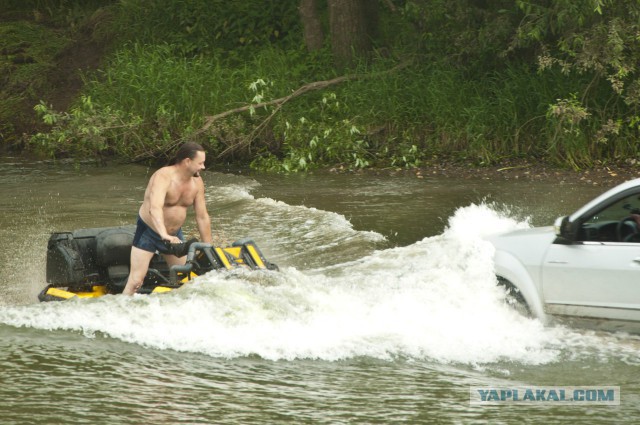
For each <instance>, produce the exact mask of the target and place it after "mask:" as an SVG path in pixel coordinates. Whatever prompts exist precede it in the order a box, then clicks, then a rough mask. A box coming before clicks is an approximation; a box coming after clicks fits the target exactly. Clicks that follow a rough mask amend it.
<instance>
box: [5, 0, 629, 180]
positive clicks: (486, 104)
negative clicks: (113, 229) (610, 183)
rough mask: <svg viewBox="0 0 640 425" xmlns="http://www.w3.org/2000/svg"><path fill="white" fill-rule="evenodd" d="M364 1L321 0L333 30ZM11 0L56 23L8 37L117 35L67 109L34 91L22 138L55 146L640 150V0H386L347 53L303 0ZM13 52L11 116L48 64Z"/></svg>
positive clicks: (244, 153)
mask: <svg viewBox="0 0 640 425" xmlns="http://www.w3.org/2000/svg"><path fill="white" fill-rule="evenodd" d="M360 1H363V0H330V1H328V2H327V3H326V4H325V2H322V1H318V4H317V5H316V7H317V8H318V12H319V13H318V19H320V20H321V22H322V24H323V27H322V28H323V29H324V31H325V32H326V31H329V29H328V28H330V25H329V21H327V20H328V19H330V16H331V13H330V12H331V7H337V6H336V4H338V3H354V4H355V3H358V2H360ZM10 3H11V2H10ZM13 3H14V4H13V5H12V7H13V9H14V10H22V11H25V10H26V11H29V13H31V12H30V11H36V12H38V13H41V14H44V15H46V16H48V17H49V21H50V22H54V23H57V28H58V29H56V27H55V26H54V27H51V25H50V26H49V27H46V26H45V27H43V26H41V25H40V26H39V25H36V24H35V23H33V22H29V21H26V20H22V21H19V22H9V23H7V24H4V25H3V26H2V27H0V39H4V40H9V36H10V35H11V34H14V33H15V34H20V36H19V37H18V38H19V39H20V40H23V39H24V38H25V37H27V35H28V34H29V31H33V32H34V34H35V35H33V36H31V37H32V38H34V39H35V38H38V37H39V38H40V39H41V40H42V41H41V42H39V43H38V42H36V41H29V42H28V44H29V46H30V48H31V47H33V48H34V49H35V48H37V49H40V50H41V52H43V53H42V54H43V55H44V52H49V53H50V54H53V55H54V56H55V52H56V51H60V50H61V49H62V48H63V47H64V46H65V45H67V44H68V43H69V40H71V39H76V38H78V34H79V31H80V32H81V30H82V31H85V33H86V30H87V28H91V29H92V31H93V33H92V35H89V36H90V37H94V38H95V37H97V36H99V37H100V38H101V39H105V38H106V39H109V40H111V43H112V46H113V49H112V50H111V53H110V54H109V55H108V56H107V57H106V59H105V61H104V62H103V64H102V66H101V67H100V69H98V70H95V71H94V72H90V73H86V74H85V75H84V87H83V88H82V91H81V92H80V93H79V94H78V96H77V100H76V102H75V103H74V104H73V105H72V106H71V107H70V108H69V109H68V110H56V109H55V108H54V107H52V106H51V105H50V100H49V99H47V97H46V96H42V97H40V99H38V100H40V102H38V101H37V100H36V101H34V102H33V105H32V107H33V106H34V105H35V111H36V112H37V113H38V115H39V117H40V119H41V120H42V122H43V123H45V124H46V125H47V128H46V130H45V131H40V132H38V133H37V134H34V135H33V136H32V137H31V139H30V141H29V143H28V145H27V146H28V148H29V149H32V150H36V151H38V152H40V153H43V154H46V155H49V156H61V155H68V156H76V157H80V156H96V155H99V156H117V157H122V158H128V159H132V160H141V159H163V158H164V157H165V156H167V155H170V154H171V152H172V149H174V148H175V146H177V145H178V144H179V143H181V142H182V141H184V140H187V139H189V140H195V141H198V142H200V143H202V144H204V145H206V147H207V149H208V151H209V157H210V158H214V159H215V160H218V161H239V162H242V163H251V164H252V165H253V166H254V167H257V168H260V169H268V170H276V171H304V170H308V169H311V168H314V167H318V166H326V165H336V164H342V165H344V166H345V167H347V168H351V169H357V168H366V167H370V166H383V167H384V166H393V167H406V168H411V167H415V166H420V165H421V164H422V163H423V162H424V161H427V160H429V159H430V158H433V157H446V158H449V159H452V160H464V161H467V162H472V163H475V164H491V163H495V162H498V161H501V160H503V159H512V158H520V157H526V158H537V159H538V160H541V161H547V162H553V163H556V164H561V165H566V166H570V167H573V168H576V169H577V168H581V167H588V166H591V165H593V164H594V163H596V162H619V161H624V160H628V159H638V158H639V156H640V147H639V146H638V144H637V142H636V140H637V138H638V132H639V130H640V112H639V111H638V105H639V104H640V79H638V77H637V75H636V73H637V69H636V67H637V64H638V63H640V38H638V33H640V28H639V25H640V24H639V22H640V3H638V2H637V1H632V0H618V1H613V0H539V1H522V0H483V1H473V0H456V1H450V0H449V1H447V0H430V1H426V0H413V1H412V0H393V1H381V2H380V3H379V4H378V10H377V13H376V14H375V17H372V16H373V15H370V16H366V17H362V18H361V19H365V20H366V23H368V24H370V25H369V27H371V28H373V27H374V26H375V28H373V29H372V31H371V41H372V43H371V46H364V47H361V49H362V50H361V51H356V49H355V47H354V49H352V50H351V51H352V52H353V53H354V56H352V57H351V56H350V57H347V58H342V59H341V60H337V57H336V55H338V54H339V53H338V52H339V51H340V50H339V49H336V48H335V47H336V46H335V45H333V46H332V45H331V43H332V42H331V41H330V40H329V39H325V40H324V42H323V44H321V45H320V47H319V48H315V49H311V48H307V47H309V46H308V45H305V37H306V34H305V35H304V36H303V29H304V24H305V22H303V20H302V19H301V18H300V16H299V15H298V6H299V5H300V3H301V1H300V0H285V1H275V0H273V1H264V0H260V1H258V0H247V1H244V2H227V1H222V0H210V1H205V0H192V1H187V0H182V1H180V0H126V1H125V0H120V1H115V0H114V1H102V2H93V3H92V2H82V1H80V0H75V1H73V0H48V1H39V2H38V1H36V2H28V3H29V5H28V7H25V6H24V3H22V2H18V1H16V2H13ZM303 3H309V1H304V0H303ZM312 3H313V2H312ZM87 5H88V6H87ZM81 6H82V7H81ZM97 17H107V18H97ZM374 18H375V20H374ZM305 19H307V18H305ZM87 22H91V25H88V24H87ZM97 23H101V24H102V25H97ZM16 26H19V27H20V28H21V29H20V30H19V31H17V30H14V33H12V32H11V31H12V30H11V28H12V27H14V28H15V27H16ZM61 27H63V28H65V30H64V31H63V30H61V29H60V28H61ZM96 28H98V29H99V31H100V34H98V35H96V31H97V30H96ZM334 31H335V30H334ZM52 32H53V33H52ZM38 34H39V35H38ZM332 36H333V43H334V44H335V43H336V41H335V40H337V39H338V37H337V36H336V35H335V34H332ZM20 42H22V41H20ZM3 43H6V41H3ZM16 43H18V42H17V41H16V42H13V44H12V45H15V44H16ZM48 43H52V45H49V44H48ZM307 43H309V41H308V40H307ZM355 45H356V44H355V42H354V46H355ZM36 46H37V47H36ZM356 53H357V54H356ZM3 54H4V56H2V57H1V58H4V62H0V67H5V68H2V69H0V70H1V71H4V72H2V74H0V75H9V77H7V78H10V79H11V81H13V82H12V83H11V84H13V86H11V87H13V88H14V89H13V90H10V91H3V93H2V99H1V104H0V123H5V122H10V121H11V120H10V119H9V116H10V115H9V114H10V111H11V110H13V108H14V107H15V102H16V101H17V100H20V99H19V98H18V97H17V96H24V94H19V95H16V93H17V91H16V90H15V87H16V86H15V85H16V84H19V83H18V82H20V81H22V82H24V81H25V78H24V77H20V75H19V74H21V73H29V72H33V74H32V75H30V77H28V80H29V81H32V82H33V83H32V84H41V85H46V84H47V79H46V78H38V76H37V75H39V74H41V73H43V70H42V69H40V70H30V69H31V68H28V67H26V66H24V65H20V66H17V65H16V64H15V63H13V64H11V65H7V60H8V61H9V62H11V60H13V58H14V57H13V56H11V55H12V53H11V52H9V51H7V50H6V48H5V50H4V51H3ZM38 55H39V54H36V53H35V52H34V53H29V56H30V57H33V58H34V59H35V60H34V62H33V63H32V64H31V65H33V67H34V69H36V67H47V66H50V65H47V64H50V63H51V62H52V59H51V57H49V58H44V59H40V58H39V56H38ZM14 62H15V60H14ZM345 64H348V65H347V67H345ZM7 66H10V67H11V69H9V68H6V67H7ZM340 76H344V77H345V78H342V79H336V78H338V77H340ZM3 78H4V77H3ZM314 82H324V83H326V84H320V85H319V86H318V87H314V86H313V83H314ZM301 88H309V90H302V89H301ZM299 89H301V90H300V91H298V92H297V91H296V90H299ZM20 93H29V89H27V90H24V91H23V92H20ZM31 93H32V95H33V93H42V90H36V91H31ZM249 105H254V106H249ZM243 107H244V108H243ZM235 109H238V110H237V111H235V112H233V110H235ZM226 111H232V112H229V113H226V114H225V112H226ZM4 126H5V127H4V128H0V132H2V133H8V132H10V131H11V128H10V126H11V125H10V124H4Z"/></svg>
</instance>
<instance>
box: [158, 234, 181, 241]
mask: <svg viewBox="0 0 640 425" xmlns="http://www.w3.org/2000/svg"><path fill="white" fill-rule="evenodd" d="M162 240H163V241H165V242H169V243H182V241H181V240H180V238H179V237H177V236H171V235H167V236H163V237H162Z"/></svg>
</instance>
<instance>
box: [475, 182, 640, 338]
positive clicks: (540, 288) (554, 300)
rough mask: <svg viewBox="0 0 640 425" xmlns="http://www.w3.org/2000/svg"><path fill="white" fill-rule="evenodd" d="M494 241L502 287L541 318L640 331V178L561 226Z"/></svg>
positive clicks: (565, 219) (520, 232) (498, 237)
mask: <svg viewBox="0 0 640 425" xmlns="http://www.w3.org/2000/svg"><path fill="white" fill-rule="evenodd" d="M488 239H489V241H490V242H491V243H492V244H493V246H494V247H495V255H494V261H495V272H496V275H497V276H498V281H499V283H501V284H503V285H505V286H506V287H507V288H508V289H509V290H510V291H511V293H512V294H513V295H514V298H515V299H516V300H517V301H519V302H520V303H521V304H523V305H525V306H526V308H527V309H528V310H529V311H530V313H532V314H533V315H534V316H537V317H539V318H543V319H544V318H546V317H547V316H548V315H549V316H553V317H558V318H561V319H564V320H568V321H569V322H572V323H575V324H578V325H587V326H589V327H596V328H601V329H608V330H624V331H630V332H634V333H638V332H640V179H635V180H631V181H628V182H626V183H623V184H621V185H619V186H617V187H615V188H613V189H611V190H609V191H607V192H605V193H603V194H602V195H600V196H598V197H597V198H595V199H594V200H592V201H591V202H589V203H587V204H586V205H585V206H583V207H582V208H580V209H579V210H578V211H576V212H575V213H573V214H571V215H569V216H566V217H560V218H558V219H557V220H556V222H555V226H554V227H540V228H532V229H526V230H517V231H512V232H508V233H505V234H501V235H496V236H492V237H490V238H488Z"/></svg>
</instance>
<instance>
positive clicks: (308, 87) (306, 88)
mask: <svg viewBox="0 0 640 425" xmlns="http://www.w3.org/2000/svg"><path fill="white" fill-rule="evenodd" d="M410 63H411V62H410V61H405V62H402V63H401V64H399V65H397V66H395V67H393V68H391V69H389V70H387V71H383V72H379V73H375V74H350V75H343V76H341V77H336V78H333V79H331V80H323V81H314V82H312V83H308V84H305V85H303V86H301V87H299V88H297V89H296V90H295V91H294V92H292V93H291V94H289V95H287V96H284V97H281V98H278V99H273V100H270V101H268V102H260V103H251V104H247V105H244V106H240V107H238V108H234V109H229V110H227V111H224V112H221V113H219V114H216V115H207V116H205V120H204V125H203V126H202V127H200V128H199V129H198V130H196V131H195V132H193V133H191V134H190V135H189V136H188V137H194V136H198V135H200V134H202V133H204V132H205V131H207V130H208V129H209V128H210V127H211V125H212V124H213V123H214V122H216V121H218V120H221V119H223V118H226V117H228V116H230V115H233V114H238V113H240V112H246V111H249V110H251V109H260V108H265V107H267V106H274V105H275V106H276V108H275V109H274V110H273V111H272V112H271V114H270V115H269V116H268V117H267V118H266V119H265V120H263V121H262V122H261V123H260V124H259V125H258V126H257V127H256V128H255V129H254V130H253V131H252V132H251V134H250V135H249V136H248V137H247V138H246V139H245V140H244V141H242V142H239V143H236V144H235V145H232V146H229V147H228V148H226V149H225V150H224V151H222V152H221V153H220V154H219V155H218V157H219V158H220V157H222V156H224V155H226V154H228V153H230V152H233V151H235V150H237V149H239V148H241V147H245V146H247V145H249V144H251V142H252V141H253V139H254V138H255V136H257V134H258V133H259V132H260V131H261V130H262V129H263V128H264V127H265V126H266V124H267V123H268V122H269V121H270V120H271V119H272V118H273V117H274V116H275V114H276V113H277V112H278V111H279V110H280V109H281V108H282V106H283V105H284V104H285V103H287V102H288V101H290V100H291V99H295V98H296V97H298V96H301V95H303V94H305V93H308V92H311V91H316V90H322V89H325V88H327V87H331V86H334V85H336V84H340V83H344V82H346V81H351V80H357V79H364V78H374V77H377V76H379V75H385V74H390V73H392V72H396V71H398V70H400V69H402V68H405V67H407V66H408V65H409V64H410ZM185 138H186V137H185ZM185 138H181V139H178V140H176V141H174V142H173V143H171V144H170V145H168V146H165V147H164V148H163V149H162V151H161V152H158V153H157V154H156V155H153V154H151V153H144V154H141V155H138V156H137V157H136V158H134V161H136V162H138V161H142V160H145V159H149V158H154V157H155V158H157V157H159V156H162V155H164V156H167V154H168V153H169V152H171V151H173V150H174V149H176V148H177V147H178V146H179V145H180V144H181V143H182V142H183V140H184V139H185Z"/></svg>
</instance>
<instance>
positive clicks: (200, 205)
mask: <svg viewBox="0 0 640 425" xmlns="http://www.w3.org/2000/svg"><path fill="white" fill-rule="evenodd" d="M196 184H197V185H198V193H197V194H196V199H195V201H194V204H193V208H194V209H195V212H196V224H197V225H198V232H199V233H200V240H201V241H202V242H207V243H211V241H212V238H211V219H210V218H209V213H208V212H207V205H206V201H205V199H204V182H203V181H202V178H201V177H200V178H198V179H197V183H196Z"/></svg>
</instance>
